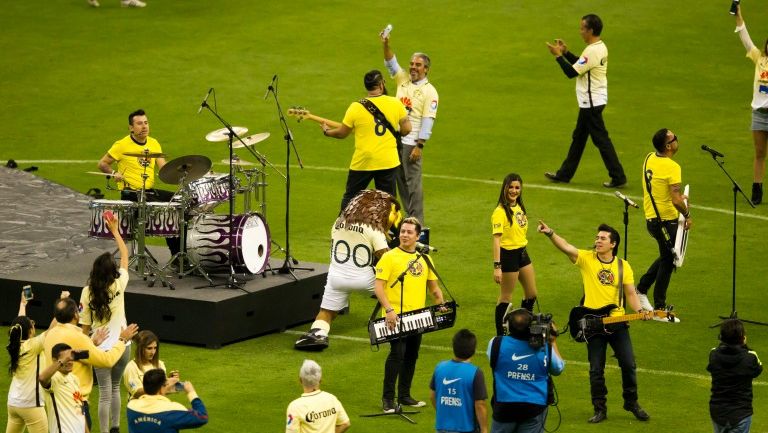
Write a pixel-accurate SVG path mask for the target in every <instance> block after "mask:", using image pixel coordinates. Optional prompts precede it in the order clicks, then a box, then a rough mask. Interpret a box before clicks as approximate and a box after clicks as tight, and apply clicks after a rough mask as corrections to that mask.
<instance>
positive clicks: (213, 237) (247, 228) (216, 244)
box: [187, 213, 272, 274]
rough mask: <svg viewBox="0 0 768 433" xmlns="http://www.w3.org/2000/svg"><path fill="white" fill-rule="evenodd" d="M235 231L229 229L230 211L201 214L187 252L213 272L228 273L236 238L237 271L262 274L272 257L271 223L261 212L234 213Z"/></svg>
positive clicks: (191, 231) (197, 218) (233, 223)
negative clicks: (230, 231)
mask: <svg viewBox="0 0 768 433" xmlns="http://www.w3.org/2000/svg"><path fill="white" fill-rule="evenodd" d="M232 229H233V233H234V235H230V233H229V215H218V214H207V215H198V216H197V217H196V218H195V219H194V221H193V223H192V226H191V228H190V229H189V233H188V235H187V253H188V254H189V255H190V257H191V258H192V259H193V260H194V261H196V262H198V263H199V264H200V266H202V267H203V268H204V269H206V270H208V271H209V272H212V273H217V272H220V273H228V272H229V265H230V260H229V259H228V256H229V245H230V240H231V242H232V266H233V267H234V269H235V272H238V273H252V274H258V273H259V272H261V271H263V270H264V268H265V267H266V265H267V262H268V260H269V253H270V251H271V247H272V246H271V242H270V236H269V226H267V223H266V221H264V219H263V218H262V217H261V215H259V214H256V213H253V214H244V215H234V216H233V217H232Z"/></svg>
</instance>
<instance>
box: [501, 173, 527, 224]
mask: <svg viewBox="0 0 768 433" xmlns="http://www.w3.org/2000/svg"><path fill="white" fill-rule="evenodd" d="M514 181H518V182H520V195H518V196H517V204H518V205H520V209H522V210H523V213H524V214H527V213H528V212H526V210H525V205H524V204H523V178H522V177H520V175H519V174H517V173H509V174H508V175H507V177H505V178H504V183H502V184H501V192H500V193H499V201H498V203H497V204H499V205H501V207H503V208H504V213H505V214H507V221H509V223H510V224H512V223H513V221H512V218H513V217H514V215H512V211H511V210H510V209H509V201H508V200H507V189H508V188H509V185H510V184H511V183H512V182H514Z"/></svg>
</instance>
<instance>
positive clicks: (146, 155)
mask: <svg viewBox="0 0 768 433" xmlns="http://www.w3.org/2000/svg"><path fill="white" fill-rule="evenodd" d="M123 155H125V156H138V157H144V158H165V154H164V153H160V152H127V153H124V154H123Z"/></svg>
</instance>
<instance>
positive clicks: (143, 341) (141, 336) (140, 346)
mask: <svg viewBox="0 0 768 433" xmlns="http://www.w3.org/2000/svg"><path fill="white" fill-rule="evenodd" d="M133 341H135V342H136V355H135V356H134V360H135V361H136V365H137V366H138V367H141V366H142V365H144V364H147V363H150V364H152V365H153V366H154V367H155V368H160V339H158V338H157V335H155V333H154V332H152V331H147V330H144V331H140V332H139V333H138V334H136V337H134V338H133ZM152 343H157V350H155V357H154V358H152V360H151V361H150V360H148V359H144V349H145V348H146V347H147V346H149V345H150V344H152Z"/></svg>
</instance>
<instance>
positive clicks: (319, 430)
mask: <svg viewBox="0 0 768 433" xmlns="http://www.w3.org/2000/svg"><path fill="white" fill-rule="evenodd" d="M286 415H287V420H286V422H285V433H333V432H334V431H336V426H337V425H341V424H344V423H347V422H349V416H347V412H346V411H345V410H344V406H342V405H341V402H340V401H339V399H337V398H336V397H335V396H334V395H333V394H330V393H327V392H325V391H321V390H319V389H318V390H317V391H314V392H308V393H304V394H301V397H299V398H297V399H296V400H294V401H292V402H291V403H290V404H289V405H288V410H287V414H286Z"/></svg>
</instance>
